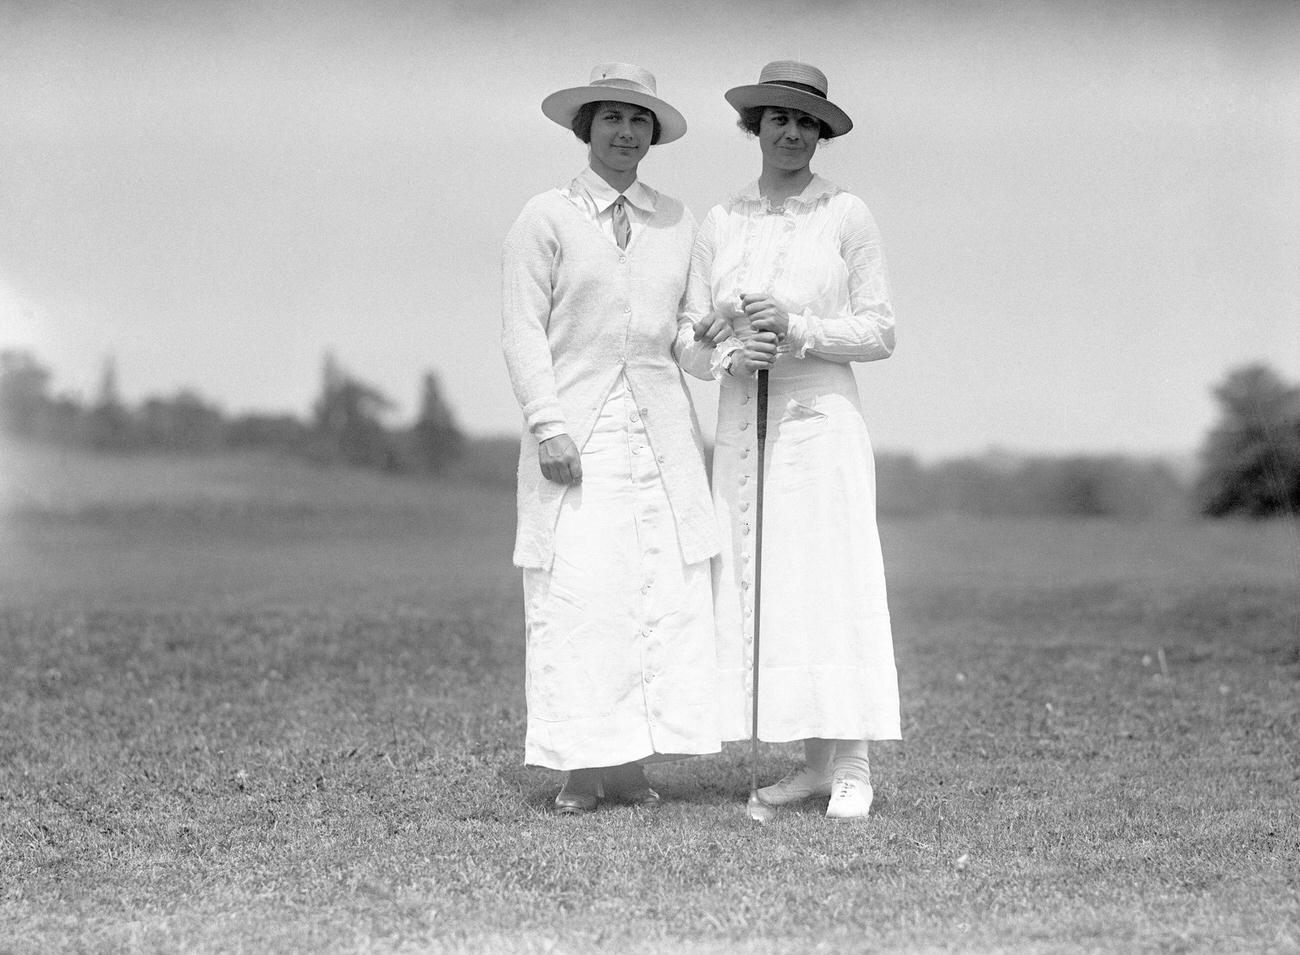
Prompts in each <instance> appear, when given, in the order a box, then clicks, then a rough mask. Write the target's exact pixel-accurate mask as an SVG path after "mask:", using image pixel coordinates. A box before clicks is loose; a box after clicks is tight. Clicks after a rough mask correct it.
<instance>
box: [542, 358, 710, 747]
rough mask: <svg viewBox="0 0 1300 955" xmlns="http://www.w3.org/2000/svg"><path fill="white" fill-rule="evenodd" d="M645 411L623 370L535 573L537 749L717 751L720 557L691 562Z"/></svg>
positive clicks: (586, 448)
mask: <svg viewBox="0 0 1300 955" xmlns="http://www.w3.org/2000/svg"><path fill="white" fill-rule="evenodd" d="M653 413H654V409H653V408H641V407H638V404H637V402H636V400H635V396H634V395H633V394H632V392H631V391H630V389H629V388H628V386H627V382H626V379H624V378H622V377H620V378H619V380H618V382H617V383H616V384H615V386H614V388H613V390H612V392H611V393H610V395H609V397H608V398H607V399H606V401H605V404H604V408H603V410H602V412H601V415H600V418H599V420H598V421H597V422H596V426H595V429H594V430H593V432H592V435H591V438H590V439H589V440H588V441H587V444H586V446H585V447H584V448H583V449H582V482H581V484H578V485H575V486H572V487H570V488H569V490H568V491H567V492H566V494H565V497H564V503H563V506H562V508H561V511H560V518H559V523H558V524H557V526H556V533H555V560H554V562H553V564H552V565H551V568H550V569H549V570H542V569H525V570H524V600H525V617H526V621H527V632H528V646H527V683H526V689H525V693H526V697H527V702H528V731H527V737H526V740H525V744H524V748H525V760H526V762H527V763H529V764H530V765H534V766H546V767H550V768H551V769H562V770H568V769H582V768H588V767H595V766H617V765H620V764H622V763H626V762H631V761H633V760H637V759H643V758H645V757H648V756H653V755H663V756H667V755H689V754H702V753H716V752H717V751H718V750H719V748H720V742H719V736H718V725H717V708H716V703H715V692H716V679H717V665H716V655H715V645H714V619H713V597H712V586H711V580H710V563H709V561H707V560H706V561H700V562H698V563H694V564H686V563H684V562H683V560H682V556H681V547H680V545H679V543H678V539H677V530H676V524H675V522H674V520H673V513H672V509H671V507H670V506H669V503H668V497H667V494H666V493H665V492H664V487H663V482H662V480H661V479H660V477H659V466H658V462H657V460H656V457H655V453H654V449H653V448H651V446H650V443H649V440H648V438H647V435H646V430H645V424H644V418H645V416H646V415H647V414H653Z"/></svg>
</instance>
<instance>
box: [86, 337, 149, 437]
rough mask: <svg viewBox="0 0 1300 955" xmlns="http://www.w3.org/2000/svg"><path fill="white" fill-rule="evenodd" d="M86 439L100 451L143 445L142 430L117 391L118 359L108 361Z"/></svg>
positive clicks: (105, 361)
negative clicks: (140, 432) (140, 437)
mask: <svg viewBox="0 0 1300 955" xmlns="http://www.w3.org/2000/svg"><path fill="white" fill-rule="evenodd" d="M86 441H87V443H88V444H89V445H90V447H91V448H93V449H95V450H96V451H131V450H135V449H136V448H137V447H138V446H139V443H140V442H139V433H138V431H137V429H136V427H135V421H134V420H133V418H132V417H131V412H130V411H129V410H128V409H127V407H126V406H125V405H124V404H122V399H121V397H120V396H119V395H118V390H117V362H116V361H115V360H114V359H113V358H112V357H111V356H110V357H109V358H106V359H105V360H104V371H103V374H102V376H101V377H100V380H99V396H98V398H97V399H96V400H95V404H94V405H92V406H91V408H90V411H89V412H88V413H87V415H86Z"/></svg>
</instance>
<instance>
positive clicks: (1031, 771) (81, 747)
mask: <svg viewBox="0 0 1300 955" xmlns="http://www.w3.org/2000/svg"><path fill="white" fill-rule="evenodd" d="M0 464H2V465H3V467H2V468H0V601H2V604H0V951H3V952H33V953H35V952H42V953H43V952H179V951H184V952H200V953H203V952H264V951H275V952H279V951H286V952H353V951H358V952H425V951H429V952H452V951H455V952H459V951H469V952H537V953H542V952H554V953H561V952H596V951H626V952H658V951H668V952H692V953H723V952H740V953H752V952H803V951H822V952H842V951H889V952H932V951H933V952H945V951H952V952H997V951H1014V952H1022V951H1023V952H1091V951H1096V952H1126V951H1164V952H1295V951H1300V874H1298V873H1300V825H1298V823H1297V816H1298V809H1300V795H1297V793H1298V792H1300V548H1298V546H1297V536H1296V530H1295V528H1294V527H1293V526H1291V525H1288V524H1284V523H1273V524H1245V523H1213V524H1211V523H1197V522H1184V523H1178V522H1165V523H1131V524H1120V523H1110V522H1068V521H1016V522H991V521H977V520H973V519H969V518H960V517H933V518H926V519H914V520H908V521H902V522H895V523H887V524H885V525H884V526H883V527H882V533H883V536H884V542H885V548H886V563H887V568H888V570H889V575H890V588H891V605H892V609H893V613H894V620H895V633H896V637H895V639H896V644H897V654H898V661H899V667H900V678H901V683H902V694H903V716H904V733H905V736H906V739H905V741H904V742H903V743H901V744H899V743H895V744H887V745H886V744H882V745H879V746H877V747H876V748H875V750H874V752H873V764H874V770H875V773H876V777H877V778H876V783H877V787H876V788H877V794H878V795H877V808H876V810H875V811H874V812H873V816H872V818H871V820H870V821H869V822H867V823H866V824H864V825H833V824H828V823H827V821H826V820H825V819H824V818H822V817H821V815H820V809H819V807H817V806H815V805H808V806H805V807H801V808H797V809H794V810H790V811H786V812H785V813H784V814H783V815H782V816H781V817H780V818H779V819H778V820H777V822H776V823H774V824H773V825H771V826H768V827H766V828H755V827H754V826H753V825H752V824H751V823H750V822H749V821H748V820H747V819H746V817H745V814H744V800H745V797H746V795H747V793H748V775H747V769H746V762H745V759H746V754H747V748H746V747H744V746H740V745H735V746H729V747H727V748H726V749H725V750H724V752H723V753H722V754H721V755H719V756H717V757H711V758H704V759H698V760H691V761H682V762H678V763H672V764H664V765H661V766H656V767H654V768H653V769H652V770H651V775H652V778H653V779H654V780H655V781H656V783H657V784H658V788H660V790H661V791H662V792H663V793H664V794H665V796H666V803H665V805H664V806H663V807H662V808H661V809H660V810H658V811H656V812H651V813H646V812H639V811H635V810H632V809H628V808H611V809H602V810H601V812H599V813H597V814H596V815H595V816H592V817H588V818H583V819H566V818H556V817H554V816H553V815H551V814H549V813H548V812H547V805H548V803H549V801H550V799H551V798H552V797H553V796H554V793H555V790H556V788H557V780H556V778H555V776H554V775H553V774H551V773H548V772H545V771H541V770H533V769H528V768H525V767H523V766H521V765H520V762H521V756H522V741H523V726H524V710H523V692H522V684H523V646H522V637H521V630H522V619H521V618H522V614H521V607H520V595H519V582H518V578H517V576H516V573H515V571H514V570H513V569H512V568H511V567H510V566H509V547H510V535H511V531H512V526H513V502H512V500H511V498H510V496H509V494H508V493H503V492H502V490H501V489H499V488H496V489H493V488H490V487H472V486H464V485H460V486H441V485H437V484H429V483H422V482H416V481H401V480H396V479H383V478H379V477H375V476H371V475H366V474H360V473H350V472H345V471H319V470H313V469H311V468H309V467H306V466H303V465H300V464H292V463H285V462H277V461H274V460H270V459H256V458H243V459H239V458H218V459H178V460H173V461H163V460H156V459H155V460H147V459H146V460H131V459H123V460H107V461H105V460H96V459H90V458H86V457H82V456H79V455H71V454H61V453H58V452H53V451H49V450H45V449H30V448H28V449H24V448H13V447H9V448H4V449H0ZM794 755H795V751H794V749H793V748H792V747H786V746H771V745H769V746H764V747H763V757H762V759H763V766H762V770H763V776H764V777H766V778H768V779H770V778H773V777H775V776H777V775H779V774H780V773H781V772H783V771H784V769H785V768H786V766H787V764H788V763H789V761H790V760H791V759H792V758H793V757H794Z"/></svg>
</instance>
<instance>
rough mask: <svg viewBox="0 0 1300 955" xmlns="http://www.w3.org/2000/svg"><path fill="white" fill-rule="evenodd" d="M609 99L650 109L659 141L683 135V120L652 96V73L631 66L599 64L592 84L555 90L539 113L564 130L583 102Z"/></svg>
mask: <svg viewBox="0 0 1300 955" xmlns="http://www.w3.org/2000/svg"><path fill="white" fill-rule="evenodd" d="M605 100H610V101H613V102H616V103H631V104H632V105H633V106H644V107H645V108H646V109H648V110H653V111H654V114H655V118H657V119H658V120H659V142H660V143H661V144H662V143H671V142H672V141H673V140H674V139H681V138H682V136H684V135H685V134H686V120H685V118H684V117H683V116H682V114H681V113H679V112H677V110H675V109H673V108H672V107H671V106H669V105H668V104H667V103H665V102H664V101H663V100H661V99H660V98H659V97H658V96H657V95H656V93H655V78H654V74H653V73H651V72H650V71H649V70H643V69H641V67H639V66H633V65H632V64H631V63H602V64H600V65H599V66H597V67H596V68H595V69H593V70H592V71H591V82H590V83H588V84H587V85H586V86H573V87H570V88H569V89H564V90H558V91H556V92H554V93H552V94H551V95H550V96H548V97H546V99H544V100H542V112H543V113H545V114H546V117H547V118H548V119H551V120H554V121H555V122H557V123H559V124H560V125H561V126H563V127H564V128H565V129H568V128H570V126H571V125H572V123H573V117H574V116H575V115H577V112H578V110H579V108H581V107H582V106H583V105H585V104H586V103H600V102H603V101H605Z"/></svg>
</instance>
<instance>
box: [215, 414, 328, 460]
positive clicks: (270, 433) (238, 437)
mask: <svg viewBox="0 0 1300 955" xmlns="http://www.w3.org/2000/svg"><path fill="white" fill-rule="evenodd" d="M311 437H312V430H311V428H310V427H309V426H308V425H306V424H304V423H303V422H302V421H300V420H299V419H298V418H296V417H294V416H293V415H291V414H276V415H269V414H259V413H257V412H252V413H249V414H242V415H240V416H239V417H237V418H234V419H232V420H231V421H230V422H228V423H227V424H226V437H225V443H226V445H227V447H231V448H239V449H241V450H259V451H282V452H286V453H289V454H305V453H307V451H308V450H309V449H310V447H311Z"/></svg>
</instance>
